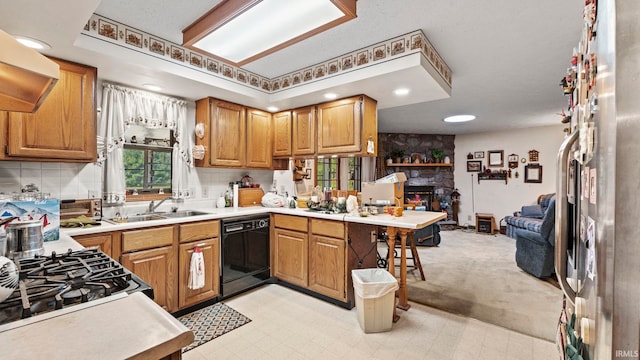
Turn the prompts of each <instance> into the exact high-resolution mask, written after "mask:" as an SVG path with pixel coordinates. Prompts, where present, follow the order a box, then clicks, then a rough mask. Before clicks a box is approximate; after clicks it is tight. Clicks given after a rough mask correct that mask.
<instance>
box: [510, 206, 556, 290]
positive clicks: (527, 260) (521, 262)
mask: <svg viewBox="0 0 640 360" xmlns="http://www.w3.org/2000/svg"><path fill="white" fill-rule="evenodd" d="M555 223H556V198H555V196H554V197H553V198H552V199H551V201H550V202H549V206H548V207H547V209H546V211H545V213H544V217H543V218H542V224H541V226H540V232H539V233H538V232H534V231H531V230H526V229H517V230H516V232H515V235H516V264H517V265H518V267H519V268H521V269H522V270H524V271H526V272H528V273H529V274H531V275H533V276H536V277H538V278H544V277H548V276H551V275H553V273H554V272H555V268H554V264H553V261H554V255H553V251H554V247H555V242H556V237H555Z"/></svg>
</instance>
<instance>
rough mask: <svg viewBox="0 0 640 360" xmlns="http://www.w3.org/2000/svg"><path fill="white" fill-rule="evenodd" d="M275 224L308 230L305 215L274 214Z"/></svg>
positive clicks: (283, 227) (282, 227) (285, 227)
mask: <svg viewBox="0 0 640 360" xmlns="http://www.w3.org/2000/svg"><path fill="white" fill-rule="evenodd" d="M273 225H274V226H275V227H278V228H281V229H287V230H295V231H302V232H307V218H306V217H303V216H291V215H281V214H274V215H273Z"/></svg>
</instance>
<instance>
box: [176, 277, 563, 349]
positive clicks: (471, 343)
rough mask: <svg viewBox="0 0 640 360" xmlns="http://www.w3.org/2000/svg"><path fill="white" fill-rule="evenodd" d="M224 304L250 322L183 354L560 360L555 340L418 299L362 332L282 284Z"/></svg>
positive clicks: (336, 310)
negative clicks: (389, 321) (382, 327)
mask: <svg viewBox="0 0 640 360" xmlns="http://www.w3.org/2000/svg"><path fill="white" fill-rule="evenodd" d="M225 303H226V304H227V305H229V306H231V307H232V308H234V309H236V310H237V311H239V312H241V313H242V314H244V315H246V316H248V317H249V318H251V320H252V321H251V322H250V323H249V324H246V325H244V326H242V327H240V328H238V329H236V330H233V331H231V332H229V333H226V334H224V335H222V336H220V337H218V338H217V339H214V340H212V341H210V342H208V343H206V344H203V345H201V346H199V347H197V348H195V349H193V350H191V351H189V352H187V353H185V354H184V355H183V359H185V360H206V359H261V360H262V359H286V360H295V359H323V360H327V359H350V360H351V359H354V360H357V359H368V360H370V359H386V360H389V359H403V360H412V359H430V360H457V359H465V360H468V359H473V360H485V359H486V360H500V359H518V360H555V359H557V358H558V355H557V352H556V348H555V344H553V343H550V342H548V341H544V340H540V339H536V338H533V337H530V336H526V335H522V334H519V333H517V332H513V331H509V330H506V329H504V328H501V327H498V326H495V325H491V324H487V323H483V322H481V321H478V320H475V319H471V318H465V317H461V316H457V315H453V314H449V313H446V312H443V311H439V310H436V309H433V308H429V307H426V306H423V305H420V304H416V303H411V308H410V309H409V311H407V312H404V311H401V310H399V314H400V315H401V319H400V320H399V321H398V322H397V323H394V324H393V327H392V329H391V331H389V332H383V333H373V334H365V333H364V331H362V329H361V328H360V325H359V323H358V319H357V312H356V309H355V308H353V309H351V310H346V309H344V308H341V307H338V306H336V305H332V304H330V303H327V302H324V301H321V300H318V299H315V298H313V297H311V296H308V295H305V294H302V293H299V292H296V291H293V290H291V289H288V288H286V287H283V286H280V285H266V286H262V287H260V288H258V289H256V290H253V291H251V292H248V293H245V294H242V295H239V296H236V297H234V298H232V299H228V300H226V301H225Z"/></svg>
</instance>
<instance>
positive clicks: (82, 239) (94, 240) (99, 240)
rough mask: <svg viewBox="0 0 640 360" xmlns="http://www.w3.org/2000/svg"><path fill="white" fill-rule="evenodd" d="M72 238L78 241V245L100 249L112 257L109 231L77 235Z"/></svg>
mask: <svg viewBox="0 0 640 360" xmlns="http://www.w3.org/2000/svg"><path fill="white" fill-rule="evenodd" d="M73 240H75V241H77V242H79V243H80V245H82V246H84V247H85V248H87V249H100V251H102V252H103V253H105V254H107V255H108V256H109V257H113V256H112V254H111V245H112V240H113V236H112V235H111V234H110V233H101V234H92V235H77V236H74V237H73Z"/></svg>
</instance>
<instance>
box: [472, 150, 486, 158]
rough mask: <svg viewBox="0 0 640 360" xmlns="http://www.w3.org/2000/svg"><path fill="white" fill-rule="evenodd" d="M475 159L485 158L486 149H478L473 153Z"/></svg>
mask: <svg viewBox="0 0 640 360" xmlns="http://www.w3.org/2000/svg"><path fill="white" fill-rule="evenodd" d="M473 157H474V158H475V159H484V151H476V152H474V153H473Z"/></svg>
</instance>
